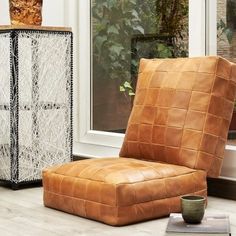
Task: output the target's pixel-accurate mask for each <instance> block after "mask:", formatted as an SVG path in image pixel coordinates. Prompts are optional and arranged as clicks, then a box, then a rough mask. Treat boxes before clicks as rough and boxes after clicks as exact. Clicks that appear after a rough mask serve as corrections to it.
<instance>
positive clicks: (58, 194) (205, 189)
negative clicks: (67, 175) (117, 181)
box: [44, 188, 207, 215]
mask: <svg viewBox="0 0 236 236" xmlns="http://www.w3.org/2000/svg"><path fill="white" fill-rule="evenodd" d="M203 191H207V188H204V189H201V190H199V191H195V192H192V193H196V192H203ZM44 192H47V193H52V194H54V195H57V196H63V197H68V198H72V199H76V200H81V201H87V202H92V203H98V204H101V205H105V206H112V207H117V208H118V207H131V206H135V205H139V204H143V203H148V202H154V201H162V200H165V199H171V198H176V197H180V196H183V195H184V194H181V195H177V196H172V197H165V198H161V199H153V200H151V201H144V202H139V203H134V204H132V205H122V206H119V205H110V204H105V203H101V202H96V201H92V200H87V199H83V198H78V197H74V196H69V195H65V194H60V193H55V192H52V191H49V190H44ZM192 193H187V194H192ZM86 215H87V214H86Z"/></svg>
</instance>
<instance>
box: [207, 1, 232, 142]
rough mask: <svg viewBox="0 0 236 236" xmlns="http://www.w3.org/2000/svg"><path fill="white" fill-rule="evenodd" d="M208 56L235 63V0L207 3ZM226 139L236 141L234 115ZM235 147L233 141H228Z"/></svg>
mask: <svg viewBox="0 0 236 236" xmlns="http://www.w3.org/2000/svg"><path fill="white" fill-rule="evenodd" d="M207 13H208V19H209V24H208V31H209V33H208V40H209V41H208V54H210V55H219V56H222V57H224V58H226V59H228V60H229V61H232V62H234V63H235V62H236V23H235V22H236V0H217V1H215V0H214V1H211V0H209V1H208V11H207ZM229 129H230V130H229V134H228V139H230V140H232V139H234V140H235V139H236V113H235V112H234V114H233V118H232V121H231V123H230V128H229ZM228 143H229V144H233V145H235V141H229V142H228Z"/></svg>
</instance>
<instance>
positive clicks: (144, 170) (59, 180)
mask: <svg viewBox="0 0 236 236" xmlns="http://www.w3.org/2000/svg"><path fill="white" fill-rule="evenodd" d="M43 186H44V204H45V206H48V207H52V208H55V209H59V210H62V211H65V212H68V213H72V214H76V215H79V216H82V217H86V218H90V219H94V220H99V221H102V222H104V223H107V224H110V225H125V224H129V223H134V222H138V221H143V220H147V219H153V218H157V217H162V216H166V215H168V214H169V213H170V212H179V211H180V200H179V197H180V196H182V195H186V194H200V195H206V193H207V187H206V173H205V171H202V170H194V169H190V168H188V167H183V166H176V165H171V164H166V163H157V162H150V161H143V160H137V159H132V158H103V159H89V160H83V161H77V162H72V163H68V164H64V165H61V166H56V167H51V168H49V169H46V170H44V171H43Z"/></svg>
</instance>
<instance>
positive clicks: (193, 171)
mask: <svg viewBox="0 0 236 236" xmlns="http://www.w3.org/2000/svg"><path fill="white" fill-rule="evenodd" d="M150 168H151V167H150ZM198 171H201V172H205V171H204V170H192V171H191V172H188V173H184V174H181V175H178V174H176V175H173V176H169V177H161V178H156V179H148V180H141V181H137V182H133V183H119V184H115V183H108V182H104V181H100V180H93V179H88V178H81V177H79V176H78V177H76V176H68V175H66V174H59V173H55V172H51V173H50V174H55V175H61V176H65V177H71V178H76V179H81V180H90V181H94V182H100V183H106V184H111V185H115V186H120V185H127V184H137V183H143V182H149V181H155V180H161V179H170V178H175V177H180V176H184V175H190V174H192V173H195V172H198Z"/></svg>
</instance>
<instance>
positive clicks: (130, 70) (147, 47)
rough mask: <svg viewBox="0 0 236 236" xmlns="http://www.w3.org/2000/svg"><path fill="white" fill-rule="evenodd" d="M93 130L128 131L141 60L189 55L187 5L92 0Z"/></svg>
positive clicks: (180, 1)
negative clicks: (126, 129) (143, 58)
mask: <svg viewBox="0 0 236 236" xmlns="http://www.w3.org/2000/svg"><path fill="white" fill-rule="evenodd" d="M91 9H92V13H91V32H92V39H91V40H92V42H91V44H92V47H91V48H92V50H91V51H92V55H91V62H92V63H91V64H92V68H91V79H92V85H93V86H92V92H91V94H92V113H91V114H92V129H94V130H101V131H109V132H124V131H125V128H126V125H127V121H128V117H129V114H130V111H131V108H132V101H133V98H134V94H135V85H136V81H137V70H138V66H139V60H140V58H142V57H145V58H155V57H157V58H167V57H168V58H172V57H187V56H188V0H92V2H91Z"/></svg>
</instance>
